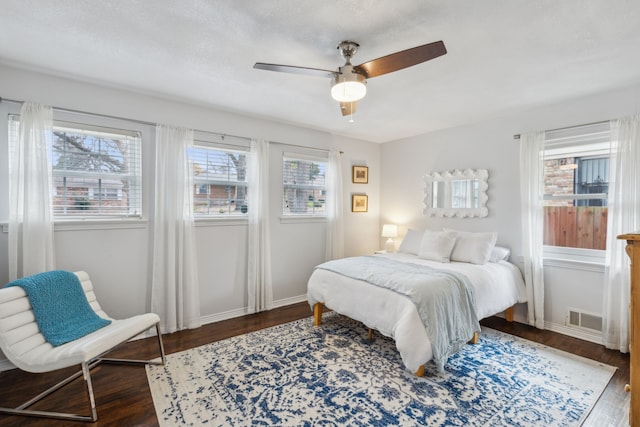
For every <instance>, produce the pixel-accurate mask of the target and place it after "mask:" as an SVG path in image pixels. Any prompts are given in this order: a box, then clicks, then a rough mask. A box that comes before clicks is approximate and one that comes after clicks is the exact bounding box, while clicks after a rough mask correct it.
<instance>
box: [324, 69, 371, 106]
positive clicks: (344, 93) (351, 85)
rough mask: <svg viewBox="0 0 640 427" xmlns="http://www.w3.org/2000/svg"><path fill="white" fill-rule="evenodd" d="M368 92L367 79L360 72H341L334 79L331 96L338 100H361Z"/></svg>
mask: <svg viewBox="0 0 640 427" xmlns="http://www.w3.org/2000/svg"><path fill="white" fill-rule="evenodd" d="M366 94H367V80H366V78H365V77H364V76H363V75H361V74H358V73H354V72H346V73H340V74H338V75H337V76H336V77H334V79H333V84H332V86H331V97H332V98H333V99H335V100H336V101H338V102H355V101H359V100H361V99H362V98H364V96H365V95H366Z"/></svg>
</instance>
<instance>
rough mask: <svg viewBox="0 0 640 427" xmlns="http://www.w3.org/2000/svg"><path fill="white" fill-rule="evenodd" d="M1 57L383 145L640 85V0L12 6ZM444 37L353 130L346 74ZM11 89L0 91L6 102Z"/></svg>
mask: <svg viewBox="0 0 640 427" xmlns="http://www.w3.org/2000/svg"><path fill="white" fill-rule="evenodd" d="M0 8H1V9H0V29H1V34H2V37H0V62H2V63H5V64H9V65H13V66H16V65H17V66H21V67H28V68H30V69H37V70H42V71H45V72H49V73H55V74H63V75H69V76H72V77H74V78H79V79H82V80H88V81H91V82H97V83H104V84H108V85H112V86H116V87H122V88H127V89H134V90H136V91H140V92H144V93H149V94H154V95H159V96H163V97H166V98H171V99H178V100H182V101H187V102H192V103H197V104H201V105H208V106H213V107H216V108H221V109H225V110H230V111H238V112H243V113H245V114H249V115H251V116H258V117H265V118H270V119H275V120H278V121H283V122H287V123H294V124H299V125H302V126H307V127H311V128H315V129H321V130H326V131H328V132H332V133H335V134H339V135H346V136H350V137H354V138H360V139H364V140H369V141H375V142H385V141H389V140H395V139H399V138H403V137H407V136H412V135H417V134H421V133H426V132H429V131H433V130H435V129H439V128H445V127H451V126H456V125H461V124H466V123H471V122H476V121H479V120H485V119H488V118H490V117H496V116H499V115H502V114H504V113H506V112H508V111H511V110H513V109H526V108H531V107H535V106H537V105H543V104H548V103H551V102H556V101H561V100H564V99H568V98H574V97H578V96H581V95H585V94H590V93H595V92H600V91H604V90H608V89H612V88H616V87H623V86H628V85H633V84H636V83H639V82H640V1H638V0H562V1H558V0H483V1H477V0H476V1H474V0H446V1H445V0H402V1H396V0H388V1H385V0H322V1H319V0H318V1H302V0H298V1H295V0H260V1H255V0H218V1H215V0H181V1H175V0H171V1H169V0H162V1H161V0H156V1H151V0H147V1H144V0H102V1H76V0H55V1H51V0H3V1H2V3H1V4H0ZM342 40H353V41H356V42H358V43H359V44H360V49H359V51H358V53H357V54H356V56H355V58H354V60H353V63H354V64H359V63H362V62H366V61H369V60H371V59H375V58H378V57H381V56H385V55H388V54H390V53H393V52H396V51H399V50H404V49H408V48H411V47H414V46H418V45H422V44H425V43H430V42H433V41H437V40H443V41H444V43H445V46H446V47H447V50H448V53H447V54H446V55H444V56H441V57H439V58H436V59H434V60H432V61H429V62H426V63H423V64H419V65H416V66H414V67H411V68H407V69H404V70H401V71H398V72H395V73H391V74H387V75H384V76H379V77H376V78H373V79H370V80H369V82H368V93H367V96H366V98H364V99H363V100H362V101H360V103H359V106H358V112H357V114H356V116H355V123H351V124H350V123H348V120H347V119H346V118H344V117H342V115H341V114H340V110H339V107H338V104H337V103H336V102H335V101H333V100H332V99H331V97H330V94H329V79H324V78H319V77H310V76H300V75H294V74H286V73H275V72H269V71H262V70H255V69H253V68H252V67H253V64H254V63H255V62H269V63H277V64H286V65H297V66H305V67H314V68H323V69H337V67H338V66H340V65H342V64H343V59H342V58H341V57H340V54H339V52H338V51H337V50H336V46H337V45H338V43H339V42H340V41H342ZM1 95H2V94H0V96H1Z"/></svg>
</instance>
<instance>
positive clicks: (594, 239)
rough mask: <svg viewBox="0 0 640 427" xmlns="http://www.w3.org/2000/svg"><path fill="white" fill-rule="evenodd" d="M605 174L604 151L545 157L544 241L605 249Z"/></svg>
mask: <svg viewBox="0 0 640 427" xmlns="http://www.w3.org/2000/svg"><path fill="white" fill-rule="evenodd" d="M608 177H609V157H608V155H607V156H589V157H579V155H574V156H571V155H570V154H569V155H566V157H560V158H552V159H546V160H545V170H544V191H545V203H544V205H545V208H544V242H543V243H544V244H545V245H549V246H561V247H568V248H583V249H597V250H604V249H605V247H606V234H607V207H606V205H607V192H608V187H609V183H608Z"/></svg>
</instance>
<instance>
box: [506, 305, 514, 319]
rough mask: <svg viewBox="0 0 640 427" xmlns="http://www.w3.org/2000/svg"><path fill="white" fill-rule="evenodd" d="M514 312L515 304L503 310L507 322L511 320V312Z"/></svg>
mask: <svg viewBox="0 0 640 427" xmlns="http://www.w3.org/2000/svg"><path fill="white" fill-rule="evenodd" d="M514 312H515V305H512V306H511V307H509V308H507V309H506V310H505V311H504V318H505V319H507V322H513V313H514Z"/></svg>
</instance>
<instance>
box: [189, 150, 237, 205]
mask: <svg viewBox="0 0 640 427" xmlns="http://www.w3.org/2000/svg"><path fill="white" fill-rule="evenodd" d="M187 159H188V161H189V165H190V167H191V173H192V175H193V183H194V189H193V213H194V216H195V217H196V218H207V217H225V216H242V215H246V214H247V212H248V209H249V206H248V204H247V151H242V150H229V149H223V148H218V147H213V146H209V145H196V146H194V147H192V148H190V149H188V150H187Z"/></svg>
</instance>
